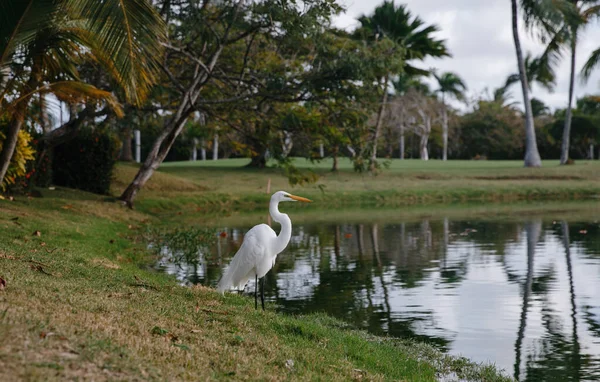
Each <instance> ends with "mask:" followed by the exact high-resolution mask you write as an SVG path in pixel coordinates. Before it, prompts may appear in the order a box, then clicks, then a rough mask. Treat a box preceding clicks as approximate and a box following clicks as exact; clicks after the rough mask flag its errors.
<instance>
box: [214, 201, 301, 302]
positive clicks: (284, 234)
mask: <svg viewBox="0 0 600 382" xmlns="http://www.w3.org/2000/svg"><path fill="white" fill-rule="evenodd" d="M296 201H297V202H311V200H309V199H306V198H303V197H301V196H296V195H292V194H289V193H287V192H285V191H277V192H276V193H274V194H273V196H271V202H270V204H269V213H270V214H271V218H273V220H274V221H276V222H277V223H279V224H280V225H281V231H280V232H279V235H277V234H276V233H275V231H274V230H273V229H272V228H271V227H269V226H268V225H266V224H259V225H256V226H254V227H252V229H250V231H248V233H246V236H245V237H244V241H243V243H242V246H241V247H240V249H239V250H238V251H237V253H236V254H235V256H234V257H233V260H231V263H230V264H229V267H228V268H227V270H226V271H225V273H224V274H223V277H221V280H220V281H219V285H218V286H217V290H218V291H219V292H220V293H221V294H224V293H225V291H226V290H229V289H231V288H232V287H237V288H238V289H242V288H244V287H245V286H246V284H247V283H248V280H250V278H252V277H254V280H255V282H256V283H255V285H254V308H255V309H258V297H257V289H258V279H260V280H261V291H260V301H261V304H262V308H263V310H265V275H266V274H267V272H269V271H270V270H271V268H273V265H274V264H275V259H276V258H277V255H278V254H280V253H281V252H282V251H283V250H284V249H285V247H287V245H288V243H289V242H290V238H291V237H292V221H291V220H290V217H289V216H287V215H286V214H282V213H281V212H279V202H296Z"/></svg>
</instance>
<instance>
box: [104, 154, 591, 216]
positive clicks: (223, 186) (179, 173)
mask: <svg viewBox="0 0 600 382" xmlns="http://www.w3.org/2000/svg"><path fill="white" fill-rule="evenodd" d="M247 163H248V160H247V159H223V160H217V161H196V162H188V161H186V162H168V163H164V164H163V165H162V166H161V167H160V169H159V171H158V172H157V173H156V174H155V176H154V177H153V178H152V179H151V180H150V182H148V184H147V186H146V187H145V188H144V190H142V192H141V193H140V197H139V199H138V202H137V203H138V206H139V208H143V209H145V208H149V209H153V210H155V211H156V210H158V209H167V210H176V209H178V208H180V206H185V208H186V209H187V208H204V209H205V210H206V209H208V210H214V209H217V210H223V209H225V210H231V209H237V208H245V209H252V208H254V207H256V206H262V205H264V202H265V201H266V200H267V199H268V196H269V195H268V193H267V190H269V191H270V192H274V191H277V190H286V191H288V192H293V193H296V194H299V195H302V196H306V197H310V198H313V199H315V201H319V202H322V203H323V205H326V206H327V207H330V208H339V207H344V208H345V207H361V206H373V205H379V206H404V205H416V204H434V203H465V202H512V201H518V200H554V201H568V200H582V199H590V198H594V197H597V196H598V195H600V161H578V162H577V164H575V165H569V166H560V165H559V164H558V161H546V162H544V165H543V167H542V168H524V167H523V163H522V162H521V161H447V162H442V161H437V160H432V161H427V162H426V161H420V160H404V161H400V160H397V159H396V160H389V161H382V164H384V163H385V164H386V166H385V167H383V168H382V169H381V170H380V171H379V172H378V173H377V174H376V175H373V174H371V173H357V172H355V171H354V170H353V168H352V163H351V162H350V161H349V160H348V159H340V171H338V172H331V171H330V168H331V164H332V163H331V160H330V159H327V160H323V161H321V162H315V163H313V162H310V161H307V160H305V159H295V160H294V163H295V165H296V166H297V167H298V168H300V169H301V170H303V171H307V172H313V173H314V174H316V175H317V180H316V182H313V183H306V184H303V185H295V186H292V185H290V183H289V180H288V178H287V176H286V175H285V172H284V170H283V169H281V168H278V167H276V166H275V165H274V164H273V165H271V166H269V167H267V168H265V169H254V168H247V167H245V165H246V164H247ZM136 171H137V169H136V166H135V165H132V164H121V165H119V166H118V168H117V171H116V177H115V182H114V186H113V189H112V192H113V194H115V195H118V194H120V192H122V190H123V189H124V188H125V187H126V186H127V184H128V183H129V182H130V181H131V179H133V177H134V175H135V173H136ZM269 185H270V187H269Z"/></svg>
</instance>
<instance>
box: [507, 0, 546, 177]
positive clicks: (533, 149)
mask: <svg viewBox="0 0 600 382" xmlns="http://www.w3.org/2000/svg"><path fill="white" fill-rule="evenodd" d="M511 5H512V30H513V39H514V41H515V50H516V52H517V64H518V66H519V78H520V80H521V89H522V90H523V104H524V105H525V137H526V138H525V167H541V166H542V160H541V159H540V153H539V151H538V148H537V142H536V138H535V127H534V124H533V113H532V110H531V98H529V86H528V81H527V73H526V72H525V61H524V60H523V51H522V50H521V41H520V40H519V29H518V22H517V20H518V17H517V0H511Z"/></svg>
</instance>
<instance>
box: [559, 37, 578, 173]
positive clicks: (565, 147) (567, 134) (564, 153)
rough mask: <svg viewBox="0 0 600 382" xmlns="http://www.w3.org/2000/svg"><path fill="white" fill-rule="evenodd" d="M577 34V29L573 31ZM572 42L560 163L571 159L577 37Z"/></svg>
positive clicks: (565, 162)
mask: <svg viewBox="0 0 600 382" xmlns="http://www.w3.org/2000/svg"><path fill="white" fill-rule="evenodd" d="M573 34H575V31H573ZM572 40H573V41H572V42H571V77H570V78H569V104H568V105H567V113H566V115H565V127H564V128H563V137H562V144H561V146H560V164H567V162H568V161H569V141H570V138H571V117H572V108H573V91H574V89H575V51H576V47H577V39H576V37H575V36H572Z"/></svg>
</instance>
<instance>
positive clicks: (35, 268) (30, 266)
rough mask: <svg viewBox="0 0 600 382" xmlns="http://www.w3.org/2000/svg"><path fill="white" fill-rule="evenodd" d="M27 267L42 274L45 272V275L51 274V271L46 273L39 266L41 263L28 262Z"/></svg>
mask: <svg viewBox="0 0 600 382" xmlns="http://www.w3.org/2000/svg"><path fill="white" fill-rule="evenodd" d="M29 268H31V269H32V270H34V271H38V272H40V273H43V274H45V275H48V276H52V273H48V272H46V271H45V270H44V268H42V266H41V265H36V264H30V265H29Z"/></svg>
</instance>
